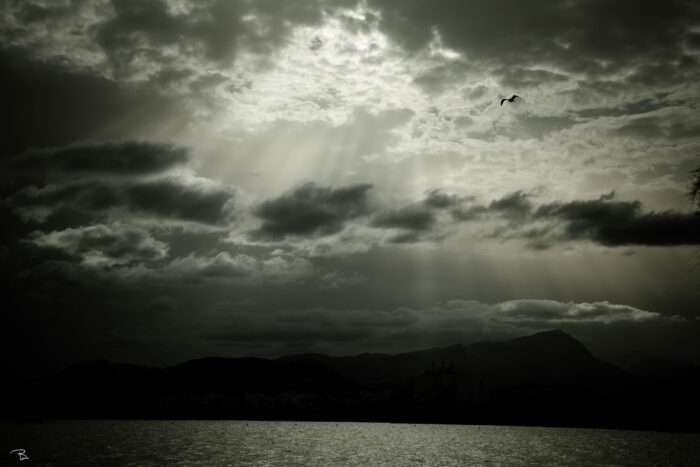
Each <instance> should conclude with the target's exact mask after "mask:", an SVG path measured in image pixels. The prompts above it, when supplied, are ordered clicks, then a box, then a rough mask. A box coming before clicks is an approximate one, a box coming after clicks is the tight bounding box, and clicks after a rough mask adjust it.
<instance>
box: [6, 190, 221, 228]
mask: <svg viewBox="0 0 700 467" xmlns="http://www.w3.org/2000/svg"><path fill="white" fill-rule="evenodd" d="M233 199H234V194H233V192H232V191H231V190H230V189H226V188H213V189H212V188H201V187H197V186H189V185H187V184H184V183H183V182H182V181H180V180H178V179H177V178H170V179H160V180H151V181H144V182H122V183H119V182H109V181H102V180H92V181H87V182H79V183H70V184H67V185H61V186H58V187H56V186H49V187H47V188H44V189H34V188H28V189H25V190H22V191H21V192H19V193H17V194H16V195H15V196H13V197H12V198H11V202H12V203H13V204H14V206H15V207H16V208H18V209H20V210H22V209H30V208H45V209H48V210H49V211H50V212H49V216H48V218H47V223H48V224H49V225H53V227H54V228H57V227H58V226H59V225H61V223H62V222H65V224H63V226H68V225H75V224H73V222H75V221H77V220H79V218H78V217H74V216H76V215H77V214H79V213H82V215H83V217H84V219H83V221H84V222H85V221H89V220H90V219H93V220H101V219H104V218H105V217H106V216H107V214H109V213H108V212H107V211H109V210H112V209H121V210H126V211H129V212H131V213H142V214H145V215H150V216H155V217H160V218H169V219H176V220H187V221H194V222H202V223H208V224H217V223H221V222H223V221H225V220H230V219H231V217H230V212H229V209H228V208H229V207H230V204H229V203H232V202H233ZM66 215H67V216H66ZM71 221H73V222H71ZM56 223H58V224H56ZM77 225H81V224H77Z"/></svg>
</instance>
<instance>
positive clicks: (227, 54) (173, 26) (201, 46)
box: [96, 0, 321, 72]
mask: <svg viewBox="0 0 700 467" xmlns="http://www.w3.org/2000/svg"><path fill="white" fill-rule="evenodd" d="M111 5H112V7H113V10H114V16H112V17H111V18H109V19H107V20H106V21H104V22H102V23H101V24H99V25H98V26H97V28H96V37H97V42H98V44H99V45H100V46H101V47H102V49H103V50H104V51H105V53H106V54H107V56H108V57H109V59H110V60H111V62H112V65H113V66H114V67H115V70H117V72H124V71H126V72H128V71H129V69H130V68H131V67H132V62H134V60H135V59H137V58H138V56H139V55H143V54H145V55H146V56H147V57H148V59H149V61H152V62H153V63H158V64H161V65H162V64H167V63H168V62H169V58H168V57H167V56H166V55H165V54H163V53H162V49H163V47H166V46H169V47H177V48H178V49H179V51H180V53H182V54H184V55H187V54H192V53H193V51H194V53H195V54H196V55H201V56H203V57H205V58H206V59H208V60H210V61H212V62H215V63H218V64H220V65H227V64H230V62H231V61H232V60H233V59H234V58H235V55H236V52H237V51H238V50H239V49H240V48H246V49H248V50H252V51H255V52H260V53H268V52H270V51H271V50H272V49H273V48H275V47H278V46H280V45H282V44H283V43H284V41H285V39H286V37H287V36H288V35H289V33H290V32H291V31H292V29H293V28H294V27H295V26H298V25H310V24H317V23H318V22H320V20H321V5H320V3H319V2H317V1H304V2H294V3H293V4H291V3H289V2H284V1H276V0H266V1H256V2H249V1H241V0H214V1H207V2H192V3H191V4H189V7H190V10H189V11H186V12H176V11H174V10H173V9H171V8H169V5H168V4H167V3H166V2H164V1H162V0H147V1H141V2H132V1H129V0H112V2H111ZM199 50H201V51H202V53H201V54H199V53H198V52H199Z"/></svg>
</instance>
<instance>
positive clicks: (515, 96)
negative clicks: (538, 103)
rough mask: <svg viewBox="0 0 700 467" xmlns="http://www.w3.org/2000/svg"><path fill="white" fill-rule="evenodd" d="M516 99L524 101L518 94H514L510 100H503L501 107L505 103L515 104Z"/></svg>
mask: <svg viewBox="0 0 700 467" xmlns="http://www.w3.org/2000/svg"><path fill="white" fill-rule="evenodd" d="M515 99H522V97H520V96H518V95H517V94H513V95H512V96H511V98H510V99H506V98H505V97H504V98H503V99H501V106H502V105H503V103H504V102H506V101H508V102H515Z"/></svg>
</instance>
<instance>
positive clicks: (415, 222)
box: [372, 206, 435, 232]
mask: <svg viewBox="0 0 700 467" xmlns="http://www.w3.org/2000/svg"><path fill="white" fill-rule="evenodd" d="M434 224H435V214H433V212H432V211H431V210H430V209H428V208H427V207H424V206H407V207H405V208H401V209H396V210H393V211H387V212H383V213H380V214H378V215H377V216H376V217H375V218H374V219H373V220H372V225H373V226H374V227H382V228H389V229H392V228H393V229H404V230H408V231H415V232H425V231H428V230H430V229H431V228H432V227H433V225H434Z"/></svg>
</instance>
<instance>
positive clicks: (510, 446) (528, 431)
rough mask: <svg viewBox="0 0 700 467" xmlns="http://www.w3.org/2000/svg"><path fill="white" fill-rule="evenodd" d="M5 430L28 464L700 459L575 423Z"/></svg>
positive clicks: (690, 439)
mask: <svg viewBox="0 0 700 467" xmlns="http://www.w3.org/2000/svg"><path fill="white" fill-rule="evenodd" d="M0 437H1V441H0V444H2V447H3V449H4V450H5V453H3V454H5V456H6V457H5V458H4V460H3V462H4V463H3V464H2V465H23V466H25V467H29V466H102V467H105V466H167V465H175V466H234V467H237V466H260V467H262V466H285V467H293V466H299V467H302V466H303V467H306V466H318V467H334V466H357V467H373V466H377V467H381V466H387V467H388V466H391V467H395V466H441V467H452V466H540V467H541V466H688V467H690V466H693V467H696V466H700V434H679V433H659V432H643V431H622V430H595V429H576V428H544V427H513V426H474V425H469V426H463V425H421V424H417V425H412V424H393V423H333V422H261V421H190V420H188V421H185V420H182V421H145V420H133V421H123V420H119V421H115V420H90V421H72V420H58V421H44V422H40V423H0ZM17 450H20V451H17ZM10 451H12V452H10ZM20 454H22V455H23V456H25V457H27V459H25V460H20V457H21V456H20Z"/></svg>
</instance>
